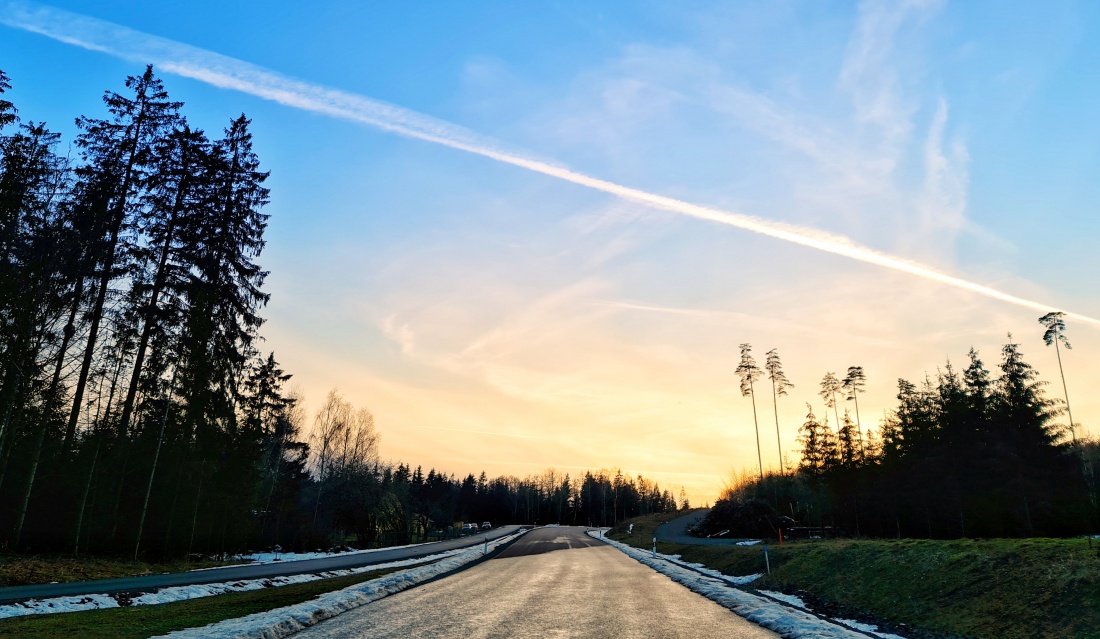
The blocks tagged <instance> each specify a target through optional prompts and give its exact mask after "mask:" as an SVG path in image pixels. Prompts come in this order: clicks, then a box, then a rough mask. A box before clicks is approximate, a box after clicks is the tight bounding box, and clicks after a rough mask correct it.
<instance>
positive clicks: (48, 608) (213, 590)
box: [0, 544, 492, 619]
mask: <svg viewBox="0 0 1100 639" xmlns="http://www.w3.org/2000/svg"><path fill="white" fill-rule="evenodd" d="M490 545H492V544H490ZM473 549H475V550H476V551H477V552H478V553H481V552H483V549H482V547H481V546H474V547H473ZM467 550H470V548H460V549H455V550H448V551H444V552H441V553H437V554H434V555H428V556H427V557H418V558H416V559H401V560H398V561H390V562H386V563H379V564H371V565H369V566H361V567H359V568H344V569H340V570H327V571H322V572H315V573H307V574H302V575H287V576H279V577H265V578H263V579H239V580H237V581H229V582H222V583H213V584H199V585H195V586H172V587H168V588H161V589H159V590H156V591H154V592H148V593H142V594H138V595H125V594H121V595H106V594H93V595H76V596H70V597H53V598H50V599H41V600H38V599H30V600H28V601H25V602H21V603H15V604H5V605H0V619H3V618H5V617H21V616H25V615H42V614H51V613H58V612H77V611H80V610H94V609H96V608H119V607H121V606H146V605H154V604H162V603H171V602H173V601H183V600H185V599H197V598H199V597H210V596H213V595H222V594H225V593H227V592H243V591H246V590H259V589H261V588H272V587H278V586H288V585H290V584H300V583H305V582H307V581H316V580H318V579H329V578H332V577H346V576H348V575H357V574H362V573H365V572H371V571H373V570H384V569H387V568H403V567H406V566H416V565H420V564H425V563H430V562H435V561H439V560H441V559H445V558H448V557H453V556H455V555H457V554H460V553H462V552H464V551H467Z"/></svg>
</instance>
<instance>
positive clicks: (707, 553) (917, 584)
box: [609, 516, 1100, 639]
mask: <svg viewBox="0 0 1100 639" xmlns="http://www.w3.org/2000/svg"><path fill="white" fill-rule="evenodd" d="M668 518H669V517H668V516H664V519H668ZM659 519H660V518H659V517H649V518H639V519H635V520H631V521H628V522H625V524H629V523H634V524H635V531H636V532H637V531H638V530H639V529H641V531H642V535H641V539H642V540H643V543H642V544H641V545H642V546H645V545H646V544H645V542H646V541H648V540H650V539H652V536H653V534H652V531H654V530H656V527H657V525H659V523H660V521H659ZM625 524H624V525H621V526H619V527H618V528H616V529H615V530H614V531H612V533H611V534H610V535H609V536H610V537H611V538H612V539H617V540H619V541H624V542H628V543H635V544H637V540H638V537H637V535H635V536H634V538H633V539H628V536H627V535H626V534H625V531H626V525H625ZM657 549H658V550H659V551H660V552H663V553H669V554H679V555H681V556H682V557H683V558H684V559H685V560H687V561H693V562H698V563H702V564H705V565H707V566H709V567H711V568H715V569H717V570H721V571H722V572H724V573H726V574H731V575H745V574H751V573H757V572H764V561H763V552H762V549H761V548H760V547H759V546H749V547H737V546H734V547H727V546H685V545H679V544H667V543H660V542H658V545H657ZM769 554H770V559H771V566H772V574H771V576H770V577H765V578H763V579H762V580H760V581H758V582H756V583H754V584H753V586H754V587H758V588H770V589H776V590H784V591H788V592H794V591H796V590H802V591H806V592H809V593H812V594H813V595H815V596H817V597H820V598H822V599H824V600H826V601H827V602H830V603H833V604H839V605H841V606H846V607H850V608H854V609H857V610H862V611H866V612H868V613H870V614H872V615H874V616H876V617H879V618H882V619H885V620H889V621H892V622H894V623H902V624H914V625H916V626H919V627H922V628H926V629H929V630H934V631H939V632H945V633H954V634H960V635H964V636H970V637H976V638H979V639H987V638H988V639H994V638H998V639H1000V638H1005V639H1017V638H1019V639H1023V638H1025V637H1026V638H1034V637H1040V638H1056V637H1057V638H1062V637H1066V638H1069V637H1074V638H1084V637H1095V638H1100V556H1098V555H1097V549H1096V546H1095V545H1094V547H1093V549H1092V550H1090V549H1089V544H1088V541H1087V540H1085V539H990V540H972V539H962V540H954V541H932V540H906V539H902V540H830V541H813V542H796V543H787V544H785V545H783V546H777V545H774V544H773V545H771V546H770V547H769Z"/></svg>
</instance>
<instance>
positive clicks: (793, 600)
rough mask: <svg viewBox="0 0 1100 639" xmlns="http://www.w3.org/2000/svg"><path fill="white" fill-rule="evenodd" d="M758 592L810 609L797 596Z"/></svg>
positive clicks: (764, 591)
mask: <svg viewBox="0 0 1100 639" xmlns="http://www.w3.org/2000/svg"><path fill="white" fill-rule="evenodd" d="M760 594H762V595H767V596H769V597H771V598H772V599H778V600H779V601H782V602H783V603H787V604H790V605H792V606H794V607H795V608H801V609H803V610H809V609H810V607H809V606H807V605H806V602H805V601H802V599H800V598H798V597H795V596H794V595H788V594H784V593H782V592H773V591H771V590H761V591H760ZM837 621H840V620H839V619H838V620H837ZM852 627H853V628H855V626H852ZM856 630H860V628H856Z"/></svg>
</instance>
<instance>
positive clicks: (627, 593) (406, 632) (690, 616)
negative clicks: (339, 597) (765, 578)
mask: <svg viewBox="0 0 1100 639" xmlns="http://www.w3.org/2000/svg"><path fill="white" fill-rule="evenodd" d="M353 637H354V638H355V639H368V638H371V637H403V638H404V637H410V638H416V637H462V638H463V639H488V638H496V637H502V638H503V637H539V638H543V637H569V638H575V639H583V638H588V637H592V638H593V639H595V638H597V637H598V638H600V639H605V638H609V637H611V638H615V637H621V638H630V639H633V638H641V637H660V638H662V639H665V638H667V639H676V638H680V637H682V638H684V639H689V638H690V639H699V637H736V638H742V639H764V638H775V637H778V635H776V634H774V633H772V632H771V631H768V630H764V629H763V628H761V627H759V626H756V625H754V624H752V623H750V622H748V621H746V620H744V619H742V618H741V617H738V616H737V615H735V614H733V613H732V612H730V611H729V610H726V609H725V608H723V607H721V606H719V605H718V604H716V603H714V602H712V601H710V600H709V599H706V598H704V597H702V596H700V595H697V594H695V593H693V592H691V591H690V590H688V589H687V588H684V587H683V586H681V585H679V584H677V583H675V582H673V581H672V580H671V579H669V578H668V577H665V576H664V575H661V574H660V573H657V572H655V571H654V570H652V569H650V568H647V567H645V566H643V565H642V564H639V563H638V562H636V561H634V560H633V559H631V558H629V557H627V556H626V555H624V554H623V553H621V552H619V551H618V550H615V549H614V548H612V547H610V546H608V545H607V544H604V543H603V542H601V541H598V540H595V539H592V538H591V537H589V536H587V535H586V534H585V532H584V528H569V527H565V528H557V527H555V528H541V529H537V530H534V531H532V532H529V533H527V534H526V535H524V536H523V537H521V538H520V539H519V540H518V541H516V542H515V543H514V544H512V546H510V547H509V548H508V549H507V550H505V551H504V552H503V553H501V554H500V555H498V556H497V557H495V558H493V559H491V560H489V561H486V562H484V563H481V564H478V565H477V566H474V567H473V568H470V569H468V570H464V571H462V572H459V573H456V574H454V575H451V576H449V577H447V578H445V579H441V580H439V581H434V582H431V583H427V584H424V585H422V586H418V587H416V588H412V589H410V590H406V591H403V592H400V593H397V594H395V595H392V596H390V597H386V598H385V599H382V600H380V601H376V602H374V603H372V604H368V605H366V606H363V607H361V608H357V609H355V610H352V611H349V612H346V613H344V614H341V615H339V616H337V617H334V618H332V619H329V620H328V621H324V622H322V623H320V624H318V625H316V626H313V627H312V628H309V629H307V630H305V631H303V632H301V633H298V634H296V635H294V639H351V638H353Z"/></svg>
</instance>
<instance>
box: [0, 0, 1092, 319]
mask: <svg viewBox="0 0 1100 639" xmlns="http://www.w3.org/2000/svg"><path fill="white" fill-rule="evenodd" d="M0 23H3V24H6V25H8V26H10V27H13V28H16V29H22V30H25V31H30V32H33V33H38V34H41V35H44V36H46V37H49V38H52V39H54V40H59V41H61V42H65V43H68V44H72V45H76V46H78V47H83V48H85V49H89V50H92V51H99V52H102V53H106V54H109V55H112V56H115V57H118V58H122V59H124V60H132V61H134V62H140V63H152V64H153V65H155V66H156V67H158V68H159V69H161V70H163V71H165V72H168V73H173V74H176V75H181V76H184V77H188V78H192V79H194V80H199V81H200V82H205V83H207V84H211V85H214V86H217V87H221V88H225V89H233V90H236V91H241V92H243V93H247V94H250V95H254V96H257V97H260V98H264V99H266V100H271V101H274V102H278V103H279V104H284V105H286V106H290V107H293V108H296V109H302V110H305V111H312V112H315V113H323V114H325V115H329V116H332V117H336V118H340V119H344V120H349V121H352V122H360V123H363V124H368V125H370V126H373V127H377V128H379V129H382V130H385V131H390V132H392V133H397V134H399V135H403V136H407V137H411V138H416V139H418V140H424V141H427V142H432V143H435V144H441V145H443V146H447V147H450V148H452V149H458V150H461V151H466V152H468V153H473V154H475V155H480V156H483V157H487V158H490V159H493V160H496V161H498V162H503V163H505V164H511V165H513V166H518V167H522V168H525V169H528V170H530V171H534V172H536V173H542V174H543V175H548V176H551V177H555V178H558V179H561V180H565V181H567V182H572V183H573V184H578V185H581V186H586V187H588V188H591V189H595V190H597V191H603V192H604V193H609V194H611V195H614V196H616V197H619V198H622V199H624V200H629V201H633V202H638V203H641V204H645V205H646V206H649V207H652V208H657V209H662V210H665V211H672V212H674V213H679V214H681V215H688V216H690V217H694V218H698V219H701V220H709V221H712V222H718V223H720V224H727V225H729V226H734V227H737V228H740V229H744V230H747V231H752V232H753V233H759V234H761V235H766V236H768V237H773V238H776V239H780V240H785V241H787V242H793V243H795V244H800V245H802V246H807V247H810V248H815V249H818V250H819V251H825V252H826V253H833V254H835V255H842V256H844V257H848V258H851V259H853V260H858V261H860V262H865V263H867V264H874V265H877V266H881V267H883V268H888V269H892V270H895V271H901V272H903V273H908V274H910V275H915V276H917V277H921V278H924V279H926V280H931V281H933V282H939V283H941V284H946V285H948V286H954V287H956V288H961V289H964V290H967V291H971V292H973V293H977V294H979V295H984V296H986V297H990V298H993V299H996V300H1000V301H1002V302H1008V303H1009V304H1015V305H1016V306H1022V307H1024V308H1029V309H1032V310H1035V311H1040V312H1043V313H1046V312H1049V311H1051V310H1057V309H1055V308H1053V307H1052V306H1050V305H1048V304H1043V303H1040V302H1036V301H1033V300H1029V299H1025V298H1022V297H1017V296H1015V295H1011V294H1009V293H1005V292H1003V291H999V290H997V289H995V288H991V287H989V286H985V285H984V284H979V283H977V282H972V281H970V280H966V279H963V278H961V277H956V276H954V275H950V274H948V273H944V272H942V271H939V270H936V269H934V268H932V267H930V266H926V265H924V264H921V263H919V262H914V261H911V260H907V259H905V258H902V257H898V256H894V255H890V254H888V253H883V252H882V251H877V250H875V249H872V248H869V247H866V246H863V245H860V244H858V243H856V242H854V241H852V240H851V239H849V238H847V237H845V236H843V235H837V234H834V233H829V232H826V231H822V230H819V229H814V228H810V227H804V226H796V225H793V224H786V223H783V222H772V221H769V220H765V219H762V218H758V217H754V216H751V215H745V214H742V213H733V212H729V211H723V210H719V209H714V208H710V207H706V206H700V205H698V204H692V203H690V202H685V201H683V200H677V199H674V198H670V197H665V196H663V195H657V194H655V193H650V192H648V191H642V190H640V189H635V188H631V187H628V186H623V185H621V184H616V183H614V182H608V181H607V180H601V179H599V178H595V177H592V176H590V175H585V174H583V173H578V172H577V171H573V170H571V169H568V168H565V167H562V166H558V165H555V164H553V163H551V162H548V161H544V160H538V159H534V158H532V157H530V156H528V155H526V154H523V153H521V152H518V151H513V150H508V149H506V148H504V147H503V146H502V145H501V144H500V143H499V142H497V141H494V140H490V139H487V138H485V137H482V136H479V135H476V134H475V133H473V132H471V131H469V130H467V129H464V128H462V127H459V126H457V125H454V124H451V123H449V122H445V121H443V120H439V119H436V118H432V117H430V116H426V115H423V114H420V113H417V112H415V111H411V110H409V109H404V108H402V107H398V106H394V105H391V104H386V103H385V102H380V101H378V100H372V99H370V98H367V97H363V96H360V95H354V94H351V93H346V92H343V91H338V90H335V89H328V88H325V87H321V86H317V85H313V84H308V83H306V82H302V81H300V80H294V79H292V78H287V77H285V76H282V75H279V74H278V73H275V72H274V71H270V70H268V69H264V68H262V67H259V66H256V65H254V64H251V63H248V62H244V61H242V60H237V59H235V58H230V57H227V56H224V55H221V54H218V53H214V52H212V51H207V50H205V49H199V48H197V47H193V46H190V45H187V44H183V43H180V42H175V41H173V40H168V39H165V38H160V37H157V36H153V35H149V34H146V33H141V32H139V31H134V30H133V29H128V28H126V27H123V26H120V25H117V24H113V23H110V22H106V21H103V20H99V19H97V18H91V17H88V16H84V15H80V14H77V13H72V12H69V11H64V10H61V9H55V8H53V7H48V6H44V5H39V4H36V3H31V2H5V3H2V4H0ZM1066 316H1067V317H1070V318H1073V319H1076V320H1080V321H1082V322H1087V323H1090V324H1093V325H1096V326H1100V319H1096V318H1093V317H1089V316H1087V315H1080V314H1077V313H1071V312H1068V311H1067V312H1066Z"/></svg>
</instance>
